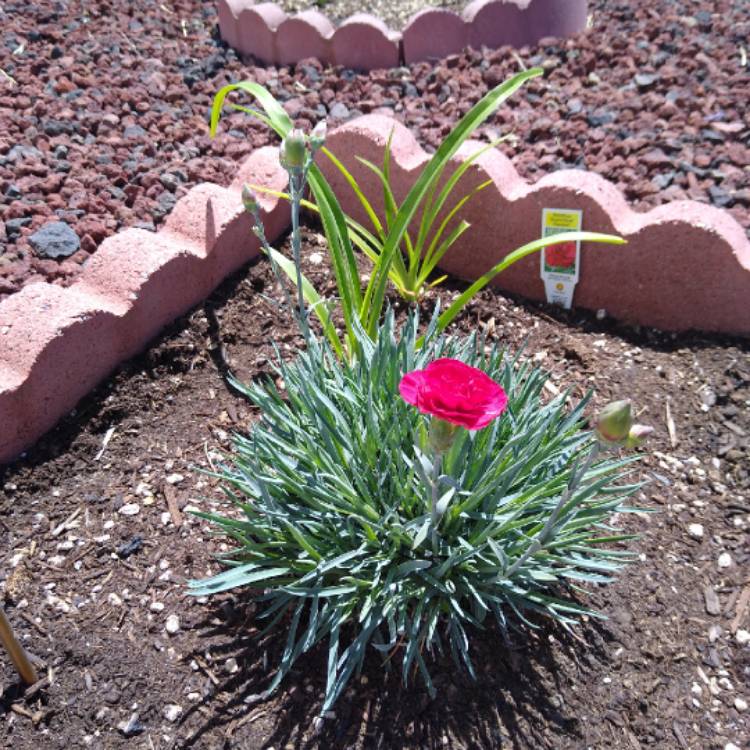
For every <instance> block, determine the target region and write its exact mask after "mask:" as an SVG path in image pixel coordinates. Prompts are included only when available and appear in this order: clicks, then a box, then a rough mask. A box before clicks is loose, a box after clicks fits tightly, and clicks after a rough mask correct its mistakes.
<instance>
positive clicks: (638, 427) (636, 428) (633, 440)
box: [625, 424, 654, 448]
mask: <svg viewBox="0 0 750 750" xmlns="http://www.w3.org/2000/svg"><path fill="white" fill-rule="evenodd" d="M653 431H654V428H653V427H650V426H649V425H647V424H634V425H633V426H632V427H631V428H630V432H629V433H628V437H627V439H626V440H625V447H626V448H637V447H638V446H639V445H640V444H641V443H642V442H643V441H644V440H645V439H646V438H647V437H648V436H649V435H651V433H652V432H653Z"/></svg>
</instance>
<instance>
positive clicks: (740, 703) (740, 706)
mask: <svg viewBox="0 0 750 750" xmlns="http://www.w3.org/2000/svg"><path fill="white" fill-rule="evenodd" d="M734 707H735V708H736V709H737V710H738V711H739V712H740V713H742V712H743V711H747V701H746V700H745V699H744V698H740V696H739V695H738V696H737V697H736V698H735V699H734Z"/></svg>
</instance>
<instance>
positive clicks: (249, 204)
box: [242, 185, 260, 215]
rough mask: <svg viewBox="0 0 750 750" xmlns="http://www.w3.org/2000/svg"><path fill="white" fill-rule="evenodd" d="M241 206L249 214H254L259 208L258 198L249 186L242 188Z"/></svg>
mask: <svg viewBox="0 0 750 750" xmlns="http://www.w3.org/2000/svg"><path fill="white" fill-rule="evenodd" d="M242 205H243V206H244V207H245V211H247V212H248V213H249V214H253V215H254V214H255V213H256V212H257V211H258V209H259V208H260V204H259V203H258V196H257V195H255V193H254V192H253V191H252V189H251V188H250V186H249V185H245V187H243V188H242Z"/></svg>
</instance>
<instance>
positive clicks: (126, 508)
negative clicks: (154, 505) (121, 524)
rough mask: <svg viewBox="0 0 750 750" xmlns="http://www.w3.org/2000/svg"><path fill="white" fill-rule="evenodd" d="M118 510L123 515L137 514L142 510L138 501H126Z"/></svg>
mask: <svg viewBox="0 0 750 750" xmlns="http://www.w3.org/2000/svg"><path fill="white" fill-rule="evenodd" d="M117 512H118V513H119V514H120V515H123V516H137V515H138V514H139V513H140V512H141V506H140V505H138V503H125V505H123V506H121V507H120V509H119V510H118V511H117Z"/></svg>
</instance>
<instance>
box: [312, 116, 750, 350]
mask: <svg viewBox="0 0 750 750" xmlns="http://www.w3.org/2000/svg"><path fill="white" fill-rule="evenodd" d="M391 131H393V143H392V149H393V153H392V159H391V179H392V183H391V184H392V187H393V189H394V193H395V195H396V197H397V199H399V200H403V198H404V197H405V196H406V194H407V193H408V191H409V189H410V187H411V186H412V185H413V184H414V181H415V179H416V176H417V175H418V173H419V170H420V169H421V168H422V167H423V165H424V164H425V163H426V162H427V161H428V160H429V158H430V156H429V155H428V154H427V153H426V152H425V151H423V150H422V148H421V147H420V146H419V144H418V143H417V141H416V140H415V139H414V137H413V136H412V134H411V132H410V131H409V130H408V129H407V128H406V127H404V126H403V125H401V124H400V123H398V122H397V121H396V120H394V119H392V118H390V117H386V116H383V115H366V116H364V117H361V118H358V119H356V120H353V121H352V122H350V123H348V124H346V125H344V126H342V127H340V128H338V129H337V130H335V131H333V132H332V133H331V134H330V136H329V138H328V141H327V146H328V147H329V148H330V150H331V151H332V152H333V153H334V154H336V155H337V156H338V157H339V159H341V160H342V161H343V162H344V164H345V166H347V168H348V169H349V170H350V172H351V173H352V174H353V175H354V177H355V178H356V180H357V181H358V182H359V183H360V185H361V186H362V188H363V190H364V192H365V195H367V196H368V197H372V198H374V200H373V204H374V205H376V206H379V208H380V210H381V211H382V197H381V196H382V188H381V186H380V184H379V182H378V178H377V177H376V176H375V175H374V174H373V173H372V171H371V170H369V169H367V168H366V167H364V166H363V165H362V164H361V163H360V162H359V161H357V160H356V159H355V158H354V154H356V155H358V156H359V157H362V158H363V159H366V160H369V161H371V162H374V163H375V164H379V163H381V162H382V158H383V150H384V148H385V145H386V141H387V139H388V136H389V133H391ZM482 145H484V144H480V143H476V142H474V143H472V142H468V143H466V144H464V146H463V148H462V150H461V151H460V152H459V155H458V157H457V158H459V157H463V158H466V157H468V156H469V155H471V154H473V153H475V152H476V151H477V150H478V149H479V148H480V147H481V146H482ZM320 166H321V168H322V169H323V171H324V173H325V174H326V177H327V178H328V179H329V181H330V182H331V185H332V187H333V189H334V191H335V192H336V194H337V195H339V196H340V198H341V200H342V205H343V207H344V209H345V210H346V211H347V212H348V213H350V214H351V215H352V216H354V218H356V219H357V220H358V221H360V222H361V223H362V224H364V225H365V226H369V221H368V219H367V216H366V215H365V214H364V211H363V210H362V208H361V206H360V205H359V203H358V201H357V200H356V197H355V196H354V194H353V192H352V190H351V189H350V188H349V187H348V185H347V183H346V182H345V181H344V180H343V179H342V178H341V176H340V174H339V172H338V171H337V170H336V169H335V168H334V167H333V166H332V165H331V164H330V162H328V161H327V160H325V159H324V158H322V160H321V165H320ZM486 180H492V184H491V185H490V186H489V187H488V188H486V189H485V190H483V191H482V192H480V193H479V194H477V195H476V196H474V198H473V199H472V200H471V201H469V203H467V204H466V205H465V206H464V208H463V209H462V213H461V215H462V218H465V219H466V221H468V222H469V224H471V228H470V229H469V230H468V231H467V232H466V233H465V234H464V235H462V236H461V237H460V238H459V240H458V241H457V242H456V244H455V245H454V246H453V247H452V248H451V249H450V250H449V251H448V254H447V255H446V256H445V258H444V260H443V262H442V263H441V268H442V270H443V271H446V272H448V273H450V274H452V275H454V276H458V277H460V278H464V279H470V280H473V279H476V278H477V277H479V276H481V275H482V274H483V273H486V272H487V271H488V270H489V269H490V268H492V267H493V266H494V265H495V264H497V263H498V262H499V261H500V260H501V259H502V258H503V257H504V256H505V255H506V254H507V253H509V252H511V251H512V250H514V249H515V248H517V247H519V246H521V245H523V244H525V243H527V242H530V241H531V240H534V239H536V238H538V237H539V236H540V232H541V224H542V209H544V208H572V209H582V210H583V228H584V229H585V230H589V231H595V232H607V233H611V234H618V235H620V236H622V237H624V238H625V239H627V240H628V245H626V246H622V247H619V246H610V245H596V244H584V245H583V246H582V249H581V252H582V258H581V279H580V281H579V283H578V284H577V286H576V290H575V297H574V304H575V305H576V307H584V308H587V309H589V310H601V309H604V310H606V311H607V313H608V314H609V315H611V316H613V317H614V318H617V319H620V320H624V321H626V322H630V323H634V324H642V325H647V326H653V327H655V328H660V329H662V330H668V331H686V330H691V329H695V330H701V331H711V332H720V333H728V334H736V335H741V336H750V241H748V238H747V236H746V235H745V232H744V230H743V229H742V227H741V226H740V225H739V224H738V223H737V222H736V221H735V220H734V218H733V217H732V216H731V215H730V214H729V213H727V212H725V211H722V210H721V209H718V208H714V207H712V206H708V205H705V204H703V203H698V202H694V201H677V202H674V203H670V204H667V205H664V206H660V207H658V208H655V209H652V210H650V211H648V212H646V213H638V212H635V211H633V210H632V209H631V208H630V207H629V206H628V204H627V201H626V200H625V198H624V196H623V194H622V193H621V192H620V191H619V190H618V189H617V188H616V187H615V186H614V185H613V184H612V183H610V182H608V181H607V180H605V179H604V178H602V177H600V176H598V175H596V174H593V173H588V172H583V171H580V170H564V171H560V172H556V173H553V174H550V175H547V176H545V177H543V178H542V179H540V180H539V181H538V182H536V183H534V184H533V185H531V184H529V183H527V182H526V181H524V180H523V179H522V178H521V177H520V176H519V175H518V173H517V172H516V170H515V168H514V167H513V164H512V163H511V161H510V160H509V159H508V158H506V157H505V156H504V155H503V154H502V153H501V152H500V151H498V150H497V149H493V150H490V151H488V152H486V153H485V154H483V155H482V156H481V157H480V158H479V159H478V160H477V162H476V164H475V165H473V166H472V167H471V168H470V169H469V170H468V172H467V173H466V175H465V176H464V177H463V179H462V181H461V183H459V188H458V190H457V192H456V196H457V198H458V197H459V196H463V195H465V194H467V193H468V192H470V190H471V189H472V188H474V187H476V186H477V185H479V184H480V183H482V182H485V181H486ZM457 198H456V199H457ZM379 201H381V203H380V204H379ZM450 203H451V206H452V204H453V202H450ZM494 283H495V285H496V286H497V287H498V288H500V289H504V290H506V291H509V292H513V293H517V294H521V295H523V296H525V297H529V298H531V299H536V300H544V299H545V291H544V285H543V283H542V280H541V278H540V271H539V256H538V255H536V254H535V255H531V256H529V257H527V258H524V259H523V260H522V261H520V262H518V263H516V264H515V265H513V266H511V267H510V268H509V269H508V270H506V271H504V272H503V273H502V274H500V275H499V276H497V278H496V280H495V282H494Z"/></svg>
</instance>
